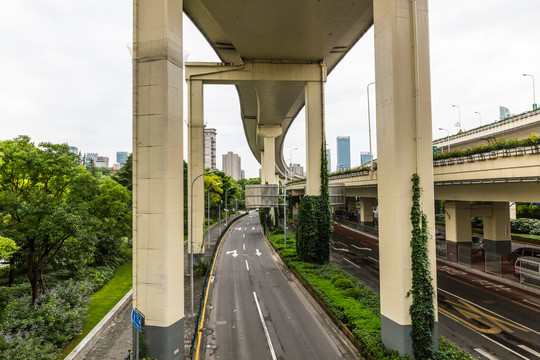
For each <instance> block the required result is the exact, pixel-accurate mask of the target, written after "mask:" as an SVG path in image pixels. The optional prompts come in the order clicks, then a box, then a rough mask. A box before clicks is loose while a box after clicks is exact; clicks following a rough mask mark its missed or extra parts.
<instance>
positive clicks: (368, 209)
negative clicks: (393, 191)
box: [359, 197, 375, 224]
mask: <svg viewBox="0 0 540 360" xmlns="http://www.w3.org/2000/svg"><path fill="white" fill-rule="evenodd" d="M374 206H375V199H374V198H368V197H362V198H360V209H359V210H360V221H361V222H362V223H368V224H373V207H374Z"/></svg>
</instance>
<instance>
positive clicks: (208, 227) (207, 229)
mask: <svg viewBox="0 0 540 360" xmlns="http://www.w3.org/2000/svg"><path fill="white" fill-rule="evenodd" d="M218 185H221V183H217V184H214V185H212V186H210V187H209V188H208V201H207V206H208V226H207V227H206V233H207V236H206V238H207V240H206V243H207V245H206V246H207V248H208V249H210V190H212V188H213V187H214V186H218Z"/></svg>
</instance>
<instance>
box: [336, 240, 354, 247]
mask: <svg viewBox="0 0 540 360" xmlns="http://www.w3.org/2000/svg"><path fill="white" fill-rule="evenodd" d="M336 242H337V243H340V244H341V245H343V246H346V247H349V245H347V244H345V243H342V242H341V241H336ZM353 246H354V245H353Z"/></svg>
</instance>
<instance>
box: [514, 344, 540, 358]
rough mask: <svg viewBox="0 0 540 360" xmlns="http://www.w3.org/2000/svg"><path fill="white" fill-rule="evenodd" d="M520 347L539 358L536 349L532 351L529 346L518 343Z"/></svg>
mask: <svg viewBox="0 0 540 360" xmlns="http://www.w3.org/2000/svg"><path fill="white" fill-rule="evenodd" d="M518 346H519V347H520V348H522V349H523V350H525V351H527V352H530V353H531V354H533V355H534V356H536V357H537V358H539V359H540V353H539V352H538V351H534V350H533V349H531V348H530V347H527V346H525V345H523V344H520V345H518Z"/></svg>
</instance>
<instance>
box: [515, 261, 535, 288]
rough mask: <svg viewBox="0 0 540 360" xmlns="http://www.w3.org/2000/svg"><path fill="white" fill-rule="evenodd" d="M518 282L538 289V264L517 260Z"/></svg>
mask: <svg viewBox="0 0 540 360" xmlns="http://www.w3.org/2000/svg"><path fill="white" fill-rule="evenodd" d="M516 272H518V274H519V282H520V283H522V284H527V285H531V286H536V287H540V263H539V262H537V261H534V260H528V259H519V267H517V268H516Z"/></svg>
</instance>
